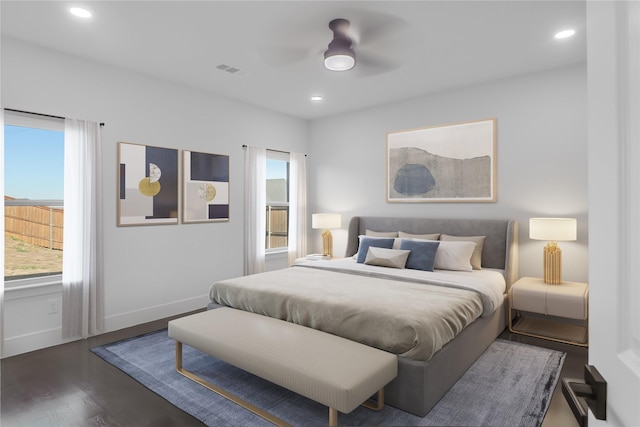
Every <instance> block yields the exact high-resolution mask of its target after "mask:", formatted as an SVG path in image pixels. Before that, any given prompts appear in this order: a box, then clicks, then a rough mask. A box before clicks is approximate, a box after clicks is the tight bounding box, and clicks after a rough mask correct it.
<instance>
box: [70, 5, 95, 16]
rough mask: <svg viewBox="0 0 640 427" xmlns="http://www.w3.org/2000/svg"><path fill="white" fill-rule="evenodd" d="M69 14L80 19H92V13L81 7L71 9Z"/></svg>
mask: <svg viewBox="0 0 640 427" xmlns="http://www.w3.org/2000/svg"><path fill="white" fill-rule="evenodd" d="M69 12H71V13H72V14H74V15H75V16H79V17H80V18H91V12H89V11H88V10H87V9H82V8H81V7H72V8H71V9H69Z"/></svg>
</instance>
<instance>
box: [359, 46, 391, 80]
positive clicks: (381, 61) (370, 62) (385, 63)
mask: <svg viewBox="0 0 640 427" xmlns="http://www.w3.org/2000/svg"><path fill="white" fill-rule="evenodd" d="M399 67H400V62H398V61H394V60H392V59H389V58H382V57H380V56H378V55H374V54H371V53H368V52H356V66H355V67H354V70H355V71H356V73H357V74H358V75H359V76H363V77H365V76H374V75H378V74H384V73H387V72H389V71H392V70H395V69H397V68H399Z"/></svg>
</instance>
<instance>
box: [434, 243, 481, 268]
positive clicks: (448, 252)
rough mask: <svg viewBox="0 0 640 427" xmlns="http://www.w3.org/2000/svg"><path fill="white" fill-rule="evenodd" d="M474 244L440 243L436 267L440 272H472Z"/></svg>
mask: <svg viewBox="0 0 640 427" xmlns="http://www.w3.org/2000/svg"><path fill="white" fill-rule="evenodd" d="M475 247H476V244H475V243H473V242H454V241H442V240H441V241H440V246H438V252H436V261H435V265H434V267H435V268H437V269H440V270H455V271H471V270H473V268H472V267H471V255H472V254H473V251H474V249H475Z"/></svg>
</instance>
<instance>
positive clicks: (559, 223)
mask: <svg viewBox="0 0 640 427" xmlns="http://www.w3.org/2000/svg"><path fill="white" fill-rule="evenodd" d="M529 238H530V239H534V240H547V241H570V240H576V238H577V221H576V219H575V218H530V219H529Z"/></svg>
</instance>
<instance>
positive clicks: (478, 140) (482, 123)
mask: <svg viewBox="0 0 640 427" xmlns="http://www.w3.org/2000/svg"><path fill="white" fill-rule="evenodd" d="M387 201H388V202H495V201H496V119H495V118H493V119H485V120H477V121H469V122H463V123H454V124H448V125H442V126H432V127H426V128H420V129H411V130H403V131H397V132H389V133H388V134H387Z"/></svg>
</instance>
